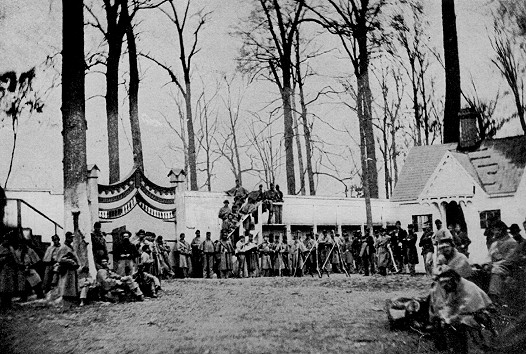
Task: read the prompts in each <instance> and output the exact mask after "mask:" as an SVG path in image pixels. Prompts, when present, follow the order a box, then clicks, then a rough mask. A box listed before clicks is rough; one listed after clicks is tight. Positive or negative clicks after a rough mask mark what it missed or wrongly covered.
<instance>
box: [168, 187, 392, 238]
mask: <svg viewBox="0 0 526 354" xmlns="http://www.w3.org/2000/svg"><path fill="white" fill-rule="evenodd" d="M225 199H228V200H229V201H230V205H232V202H233V200H232V198H230V197H228V196H226V194H225V193H218V192H193V191H185V192H182V193H180V194H179V195H178V196H176V205H177V207H178V210H177V220H178V223H177V225H176V227H177V233H178V234H179V233H182V232H184V233H185V234H186V235H187V239H188V237H189V235H190V236H192V237H193V234H194V233H195V231H196V230H197V229H199V230H200V231H201V234H204V232H206V231H210V232H211V233H212V238H213V239H215V238H217V237H219V233H220V231H221V220H220V219H219V218H218V217H217V215H218V212H219V209H220V208H221V207H222V206H223V201H224V200H225ZM371 202H372V213H373V223H374V224H376V225H386V224H394V222H395V221H396V220H395V219H394V218H393V217H392V215H391V214H392V213H391V211H392V208H391V203H390V202H389V201H388V200H385V199H379V200H372V201H371ZM266 219H267V214H263V220H264V221H265V220H266ZM365 223H366V214H365V200H364V199H363V198H340V197H325V196H323V197H318V196H285V197H284V203H283V224H286V225H311V226H314V225H319V226H323V225H333V226H337V225H344V226H345V225H356V226H360V225H363V224H365Z"/></svg>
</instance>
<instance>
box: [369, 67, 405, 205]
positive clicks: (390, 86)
mask: <svg viewBox="0 0 526 354" xmlns="http://www.w3.org/2000/svg"><path fill="white" fill-rule="evenodd" d="M379 70H380V73H379V74H377V75H375V76H376V78H377V80H378V84H379V86H380V89H381V92H382V101H381V102H378V103H377V106H378V108H379V112H378V114H376V116H377V117H378V122H377V123H375V126H376V128H377V129H378V130H379V132H380V136H379V137H377V140H378V145H379V149H380V152H381V154H382V159H383V162H384V185H385V195H386V198H389V196H390V195H391V193H392V191H393V181H394V184H396V181H397V176H398V164H397V158H398V154H399V152H398V146H397V140H398V139H397V137H396V133H397V131H398V130H399V129H400V127H401V124H400V116H401V111H402V108H403V101H404V100H403V98H404V94H405V92H404V91H405V86H404V82H403V80H402V74H401V72H400V71H399V70H396V69H395V68H394V66H392V65H389V64H387V65H385V64H384V63H383V62H382V63H381V68H380V69H379Z"/></svg>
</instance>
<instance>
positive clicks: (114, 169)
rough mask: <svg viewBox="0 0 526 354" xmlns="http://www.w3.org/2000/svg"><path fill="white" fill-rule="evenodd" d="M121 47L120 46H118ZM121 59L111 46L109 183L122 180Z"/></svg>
mask: <svg viewBox="0 0 526 354" xmlns="http://www.w3.org/2000/svg"><path fill="white" fill-rule="evenodd" d="M118 47H120V45H119V46H118ZM119 58H120V48H115V46H110V50H109V52H108V62H107V64H106V67H107V72H106V115H107V119H108V121H107V130H108V163H109V181H110V183H115V182H118V181H119V179H120V161H119V93H118V91H119Z"/></svg>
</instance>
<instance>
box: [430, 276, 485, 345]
mask: <svg viewBox="0 0 526 354" xmlns="http://www.w3.org/2000/svg"><path fill="white" fill-rule="evenodd" d="M436 274H437V275H436V278H435V279H436V283H435V286H434V288H433V289H432V290H431V294H430V302H429V316H430V321H431V323H433V324H434V329H435V330H436V332H435V334H436V337H435V343H436V344H437V346H438V347H443V346H444V345H446V346H447V347H446V348H443V349H448V350H449V351H450V352H451V353H468V337H467V330H468V328H469V327H478V326H479V324H478V321H477V314H478V313H482V312H483V311H484V310H485V309H486V308H487V307H488V306H489V305H490V304H491V300H490V298H489V297H488V295H487V294H486V293H485V292H484V291H482V290H481V289H480V288H479V287H478V286H476V285H475V284H474V283H472V282H470V281H469V280H466V279H464V278H462V277H461V276H460V275H459V274H458V273H457V272H456V271H455V270H453V269H451V268H450V267H448V266H441V267H439V268H438V269H437V273H436Z"/></svg>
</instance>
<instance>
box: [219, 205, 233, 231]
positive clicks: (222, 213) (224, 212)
mask: <svg viewBox="0 0 526 354" xmlns="http://www.w3.org/2000/svg"><path fill="white" fill-rule="evenodd" d="M228 204H230V202H229V201H228V200H226V199H225V201H224V202H223V207H222V208H221V209H219V214H218V215H217V216H218V217H219V219H221V220H223V226H221V229H226V228H228V225H227V223H228V215H230V214H231V213H232V210H231V209H230V207H229V206H228Z"/></svg>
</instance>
